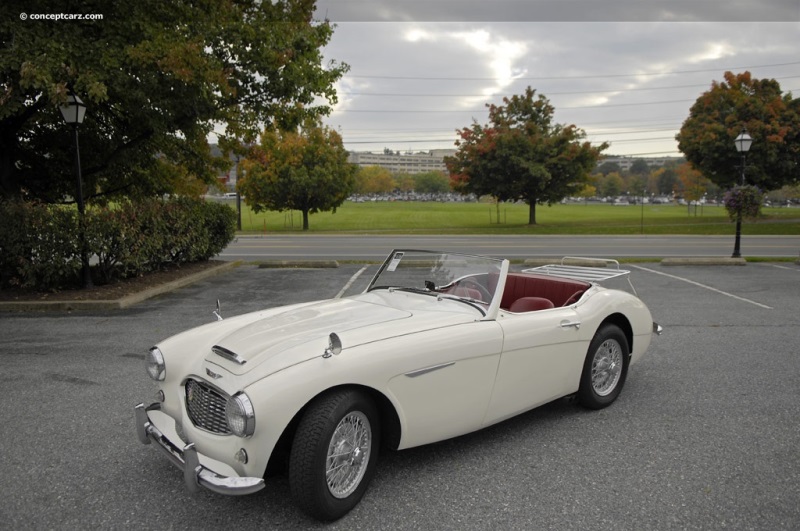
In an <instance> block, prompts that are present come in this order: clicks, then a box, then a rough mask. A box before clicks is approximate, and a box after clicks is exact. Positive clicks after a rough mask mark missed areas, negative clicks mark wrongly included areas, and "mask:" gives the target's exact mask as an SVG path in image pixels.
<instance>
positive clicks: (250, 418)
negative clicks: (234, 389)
mask: <svg viewBox="0 0 800 531" xmlns="http://www.w3.org/2000/svg"><path fill="white" fill-rule="evenodd" d="M225 416H226V417H227V419H228V426H229V427H230V429H231V431H232V432H233V434H234V435H236V436H238V437H250V436H251V435H253V432H255V430H256V415H255V412H254V411H253V403H252V402H250V399H249V398H248V397H247V395H246V394H244V393H237V394H235V395H234V396H232V397H231V398H229V399H228V404H227V405H226V406H225Z"/></svg>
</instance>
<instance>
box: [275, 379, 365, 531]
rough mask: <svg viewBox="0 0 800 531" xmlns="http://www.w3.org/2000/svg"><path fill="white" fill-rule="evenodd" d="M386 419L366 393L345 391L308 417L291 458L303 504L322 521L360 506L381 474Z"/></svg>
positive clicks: (322, 400)
mask: <svg viewBox="0 0 800 531" xmlns="http://www.w3.org/2000/svg"><path fill="white" fill-rule="evenodd" d="M379 443H380V419H379V416H378V412H377V409H376V408H375V405H374V403H373V402H372V400H370V398H369V397H368V396H366V395H365V394H364V393H361V392H359V391H355V390H341V391H335V392H333V393H329V394H326V395H323V396H321V397H319V398H318V399H316V400H315V401H314V402H313V403H312V404H311V405H309V407H308V409H307V410H306V412H305V413H304V415H303V417H302V419H301V420H300V424H299V425H298V427H297V432H296V433H295V436H294V442H293V444H292V450H291V455H290V457H289V486H290V488H291V491H292V496H293V497H294V499H295V501H296V502H297V504H298V505H299V506H300V508H301V509H303V510H304V511H306V512H307V513H308V514H310V515H311V516H313V517H315V518H318V519H320V520H336V519H337V518H341V517H342V516H344V515H345V514H347V512H348V511H350V510H351V509H352V508H353V507H355V506H356V504H358V502H359V501H360V500H361V498H362V496H364V492H365V491H366V490H367V486H368V484H369V482H370V480H371V479H372V476H373V474H374V472H375V463H376V462H377V458H378V447H379Z"/></svg>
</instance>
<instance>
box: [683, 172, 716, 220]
mask: <svg viewBox="0 0 800 531" xmlns="http://www.w3.org/2000/svg"><path fill="white" fill-rule="evenodd" d="M677 172H678V180H679V181H680V183H681V188H682V189H683V198H684V199H686V200H687V201H688V203H689V204H688V209H689V212H691V203H692V202H693V201H699V200H700V199H702V198H703V196H704V195H705V194H706V192H707V191H708V187H709V185H711V181H710V180H708V179H707V178H705V177H704V176H703V174H702V173H700V172H699V171H697V170H696V169H694V168H693V167H692V165H691V164H689V163H688V162H685V163H683V164H681V165H680V166H678V170H677ZM695 215H697V203H695Z"/></svg>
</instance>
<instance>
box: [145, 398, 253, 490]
mask: <svg viewBox="0 0 800 531" xmlns="http://www.w3.org/2000/svg"><path fill="white" fill-rule="evenodd" d="M160 409H161V404H159V403H155V404H151V405H149V406H146V407H145V405H144V404H138V405H137V406H136V407H135V408H134V410H135V411H136V434H137V435H138V436H139V440H140V441H141V442H142V443H143V444H150V443H151V442H153V443H155V445H156V447H157V448H159V449H161V450H162V451H163V452H164V453H166V455H167V457H169V460H170V461H172V464H174V465H175V466H177V467H178V468H180V469H181V470H183V478H184V482H185V483H186V488H187V489H189V491H190V492H197V491H198V490H200V487H204V488H206V489H208V490H210V491H212V492H216V493H218V494H226V495H229V496H241V495H245V494H252V493H254V492H258V491H259V490H261V489H263V488H264V480H263V479H262V478H253V477H229V476H222V475H220V474H217V473H216V472H214V471H213V470H210V469H208V468H206V467H205V466H203V465H201V464H200V459H199V454H198V453H197V449H196V448H195V447H194V443H189V444H187V445H186V446H184V447H183V448H179V447H177V446H176V445H175V444H173V443H172V441H170V440H169V439H168V438H167V437H166V436H165V435H164V434H163V433H161V431H160V430H159V429H158V428H157V427H156V426H155V425H154V424H153V422H152V421H151V420H150V417H149V415H148V412H150V411H158V410H160Z"/></svg>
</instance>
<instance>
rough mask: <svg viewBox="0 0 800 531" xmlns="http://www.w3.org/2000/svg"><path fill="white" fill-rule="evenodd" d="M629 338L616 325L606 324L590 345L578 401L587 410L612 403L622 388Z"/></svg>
mask: <svg viewBox="0 0 800 531" xmlns="http://www.w3.org/2000/svg"><path fill="white" fill-rule="evenodd" d="M629 354H630V350H629V348H628V339H627V338H626V337H625V334H624V333H623V332H622V330H620V329H619V327H618V326H616V325H613V324H605V325H603V326H601V327H600V329H599V330H598V331H597V333H596V334H595V336H594V338H593V339H592V342H591V343H590V344H589V352H588V353H587V354H586V361H585V362H584V365H583V373H582V374H581V384H580V388H579V390H578V402H579V403H580V404H581V405H582V406H584V407H587V408H590V409H601V408H604V407H606V406H609V405H611V403H612V402H614V400H616V399H617V397H618V396H619V393H620V391H622V386H623V385H624V384H625V377H626V376H627V374H628V361H629V359H630V355H629Z"/></svg>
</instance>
